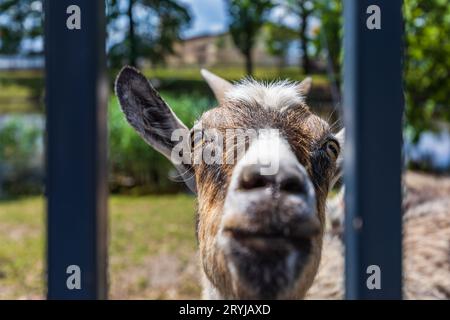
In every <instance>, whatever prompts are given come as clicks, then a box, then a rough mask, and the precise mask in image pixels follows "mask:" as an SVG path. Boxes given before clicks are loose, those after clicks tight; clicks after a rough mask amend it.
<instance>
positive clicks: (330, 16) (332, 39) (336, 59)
mask: <svg viewBox="0 0 450 320" xmlns="http://www.w3.org/2000/svg"><path fill="white" fill-rule="evenodd" d="M315 8H316V12H315V14H316V15H317V17H318V18H319V19H320V23H321V26H320V28H319V29H318V30H317V32H318V35H317V37H315V39H314V45H315V47H316V54H317V56H323V58H325V59H326V60H327V63H330V64H331V67H332V69H333V71H334V75H333V76H334V77H335V79H336V81H337V84H338V86H339V84H340V82H341V67H342V53H343V50H342V37H343V33H344V31H343V18H342V15H343V8H342V1H340V0H316V1H315Z"/></svg>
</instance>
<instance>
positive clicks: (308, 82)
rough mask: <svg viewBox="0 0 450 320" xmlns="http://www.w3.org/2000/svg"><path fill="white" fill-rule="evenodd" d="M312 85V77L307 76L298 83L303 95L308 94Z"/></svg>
mask: <svg viewBox="0 0 450 320" xmlns="http://www.w3.org/2000/svg"><path fill="white" fill-rule="evenodd" d="M311 86H312V78H311V77H306V78H305V79H304V80H303V81H302V82H300V84H299V85H298V91H299V92H300V93H301V94H303V95H305V96H306V95H308V94H309V91H311Z"/></svg>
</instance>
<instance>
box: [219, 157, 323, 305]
mask: <svg viewBox="0 0 450 320" xmlns="http://www.w3.org/2000/svg"><path fill="white" fill-rule="evenodd" d="M321 230H322V228H321V224H320V222H319V219H318V217H317V212H316V199H315V192H314V188H313V185H312V182H311V181H310V179H309V178H308V176H307V174H306V171H305V169H304V168H303V166H301V165H299V164H298V165H295V166H282V167H280V170H279V171H278V172H277V173H276V174H275V175H270V176H268V175H266V176H265V175H261V174H260V173H259V168H258V165H248V166H245V167H243V168H242V169H241V171H240V172H239V177H238V179H236V182H235V183H234V184H232V185H230V189H229V191H228V194H227V198H226V200H225V205H224V215H223V219H222V223H221V231H220V232H221V234H220V241H219V245H220V246H221V249H222V250H223V251H224V253H225V255H226V257H227V259H228V260H229V262H230V264H229V266H230V267H231V268H232V269H233V273H234V274H235V276H237V277H239V282H241V283H242V282H244V283H247V285H248V286H250V287H251V288H252V289H251V290H250V291H252V290H253V291H252V292H254V296H253V295H249V296H248V298H264V297H266V298H275V297H277V296H278V295H279V293H280V292H281V291H283V290H285V289H287V288H288V287H289V285H290V284H294V282H295V280H296V279H297V278H298V277H299V275H300V273H301V271H302V268H303V266H304V265H305V264H306V263H307V262H308V259H309V257H310V254H311V252H312V250H313V249H314V248H313V247H314V239H316V238H317V237H318V236H319V235H320V234H321ZM261 294H263V296H261Z"/></svg>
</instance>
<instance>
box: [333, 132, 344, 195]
mask: <svg viewBox="0 0 450 320" xmlns="http://www.w3.org/2000/svg"><path fill="white" fill-rule="evenodd" d="M335 138H336V140H337V141H338V142H339V146H340V149H341V150H340V152H339V156H338V158H337V160H336V172H335V174H334V177H333V179H331V188H332V187H333V186H334V184H335V183H336V182H337V181H338V180H339V179H340V178H341V177H342V174H343V171H344V148H345V128H343V129H341V130H340V131H339V132H338V133H336V135H335Z"/></svg>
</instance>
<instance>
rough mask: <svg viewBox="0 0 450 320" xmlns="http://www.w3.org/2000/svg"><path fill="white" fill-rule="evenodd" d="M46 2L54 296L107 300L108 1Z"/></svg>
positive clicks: (50, 253)
mask: <svg viewBox="0 0 450 320" xmlns="http://www.w3.org/2000/svg"><path fill="white" fill-rule="evenodd" d="M44 5H45V51H46V54H45V57H46V61H45V62H46V108H47V109H46V113H47V139H46V143H47V145H46V150H47V151H46V157H47V159H46V161H47V163H46V166H47V176H46V194H47V207H48V208H47V210H48V217H47V223H48V226H47V227H48V231H47V261H48V262H47V263H48V264H47V272H48V278H47V279H48V293H47V296H48V298H49V299H104V298H106V291H107V290H106V261H107V257H106V255H107V244H106V199H107V184H106V181H107V179H106V172H107V167H106V101H107V96H106V92H107V90H106V89H107V87H106V81H105V79H106V77H105V7H104V1H103V0H76V1H74V0H70V1H68V0H47V1H45V4H44ZM71 5H76V6H78V8H79V9H80V11H79V13H80V29H77V28H75V29H69V28H68V26H67V19H68V18H69V17H70V16H71V15H72V14H73V13H75V14H76V11H73V10H68V7H69V6H71ZM68 11H69V12H68ZM72 23H73V21H72ZM70 266H75V267H72V268H69V267H70ZM77 268H79V269H77ZM78 271H80V272H79V273H78ZM70 276H74V277H72V278H70ZM78 276H80V277H79V280H80V287H79V288H78V287H76V286H77V277H78ZM74 286H75V287H74Z"/></svg>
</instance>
